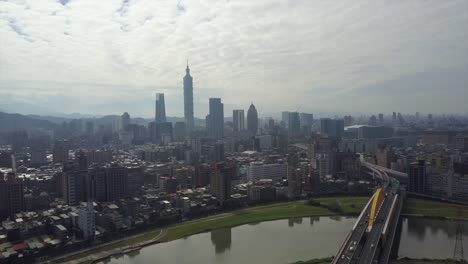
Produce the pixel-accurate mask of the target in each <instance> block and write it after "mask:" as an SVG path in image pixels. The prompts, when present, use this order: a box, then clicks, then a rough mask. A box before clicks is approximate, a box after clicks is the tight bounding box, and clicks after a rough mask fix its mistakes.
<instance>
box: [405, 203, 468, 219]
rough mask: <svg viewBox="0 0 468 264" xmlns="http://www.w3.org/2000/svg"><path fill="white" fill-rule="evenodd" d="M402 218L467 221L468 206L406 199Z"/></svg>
mask: <svg viewBox="0 0 468 264" xmlns="http://www.w3.org/2000/svg"><path fill="white" fill-rule="evenodd" d="M401 215H402V216H407V217H425V218H436V219H447V220H464V221H468V206H464V205H458V204H451V203H445V202H438V201H431V200H424V199H418V198H408V199H406V201H405V205H404V207H403V211H402V212H401Z"/></svg>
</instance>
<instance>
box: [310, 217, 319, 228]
mask: <svg viewBox="0 0 468 264" xmlns="http://www.w3.org/2000/svg"><path fill="white" fill-rule="evenodd" d="M309 220H310V226H314V222H318V221H320V217H318V216H312V217H310V218H309Z"/></svg>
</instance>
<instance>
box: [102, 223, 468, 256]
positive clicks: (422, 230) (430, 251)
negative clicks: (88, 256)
mask: <svg viewBox="0 0 468 264" xmlns="http://www.w3.org/2000/svg"><path fill="white" fill-rule="evenodd" d="M355 220H356V219H355V218H349V217H341V216H338V217H306V218H293V219H285V220H277V221H269V222H261V223H255V224H247V225H242V226H238V227H234V228H224V229H219V230H214V231H211V232H207V233H202V234H197V235H193V236H190V237H187V238H182V239H178V240H175V241H171V242H167V243H161V244H155V245H151V246H148V247H145V248H142V249H141V250H140V251H137V252H133V253H131V254H127V255H121V256H118V257H113V258H111V259H108V260H106V261H103V262H101V263H102V264H104V263H116V264H120V263H122V264H123V263H125V264H127V263H130V264H140V263H141V264H143V263H158V264H173V263H178V264H198V263H221V264H234V263H236V264H237V263H257V264H273V263H278V264H285V263H291V262H294V261H298V260H308V259H312V258H322V257H329V256H332V255H334V254H335V253H336V251H337V250H338V247H339V246H340V245H341V242H342V241H343V239H344V237H345V236H346V235H347V233H348V232H349V231H350V229H351V227H352V226H353V224H354V222H355ZM463 229H464V230H468V223H464V224H463ZM455 234H456V223H455V222H452V221H443V220H434V219H420V218H404V219H403V220H402V228H401V242H400V245H399V256H400V257H411V258H423V257H428V258H450V257H452V255H453V249H454V245H455ZM467 239H468V237H467V236H464V241H468V240H467ZM467 246H468V242H466V243H465V250H464V251H465V252H468V247H467Z"/></svg>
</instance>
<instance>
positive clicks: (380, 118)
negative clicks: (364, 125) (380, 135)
mask: <svg viewBox="0 0 468 264" xmlns="http://www.w3.org/2000/svg"><path fill="white" fill-rule="evenodd" d="M383 123H384V120H383V114H382V113H380V114H379V124H381V125H382V124H383Z"/></svg>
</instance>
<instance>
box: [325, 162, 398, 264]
mask: <svg viewBox="0 0 468 264" xmlns="http://www.w3.org/2000/svg"><path fill="white" fill-rule="evenodd" d="M362 166H364V167H365V168H367V169H368V172H369V173H371V174H372V175H373V176H374V178H376V179H378V180H379V181H380V183H381V184H380V185H381V187H380V188H378V189H377V190H376V192H375V193H374V195H373V196H372V197H371V199H370V200H369V202H368V203H367V205H366V207H365V208H364V209H363V211H362V212H361V214H360V216H359V218H358V219H357V221H356V224H355V225H354V226H353V229H352V230H351V232H350V234H348V236H347V237H346V238H345V241H344V242H343V244H342V246H341V247H340V249H339V251H338V252H337V254H336V256H335V258H334V260H333V262H332V263H334V264H335V263H353V264H354V263H357V264H364V263H383V264H385V263H388V261H389V259H390V256H391V252H392V246H393V239H394V237H395V232H396V227H397V225H398V219H399V217H400V212H401V208H402V205H403V201H404V200H403V197H404V194H401V193H400V185H399V181H398V180H396V179H395V178H396V177H398V178H401V179H405V177H406V174H402V173H400V172H395V171H393V170H388V169H385V170H384V169H381V168H382V167H380V166H377V165H374V164H370V163H367V162H363V164H362ZM390 175H391V176H390ZM357 226H359V227H360V228H356V227H357ZM363 230H364V231H363Z"/></svg>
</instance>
